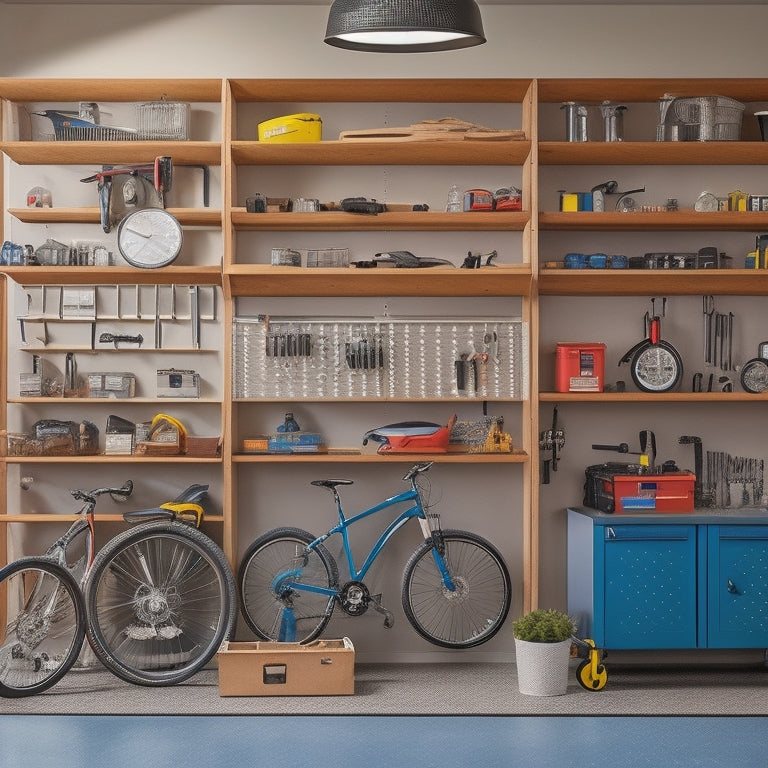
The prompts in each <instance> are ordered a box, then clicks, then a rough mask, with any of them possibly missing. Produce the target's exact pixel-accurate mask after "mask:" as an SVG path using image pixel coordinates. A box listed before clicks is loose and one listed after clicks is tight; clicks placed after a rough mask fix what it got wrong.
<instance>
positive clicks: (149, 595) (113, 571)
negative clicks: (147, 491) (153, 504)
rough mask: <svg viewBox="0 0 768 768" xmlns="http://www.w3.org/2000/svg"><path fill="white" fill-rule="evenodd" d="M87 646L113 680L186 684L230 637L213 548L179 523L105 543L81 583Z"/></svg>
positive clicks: (219, 557) (222, 566)
mask: <svg viewBox="0 0 768 768" xmlns="http://www.w3.org/2000/svg"><path fill="white" fill-rule="evenodd" d="M85 603H86V607H87V609H88V627H87V632H88V639H89V640H90V641H91V645H92V646H93V650H94V652H95V653H96V655H97V656H98V658H99V660H100V661H101V662H102V663H103V664H104V666H105V667H107V669H109V670H110V671H111V672H113V673H114V674H115V675H117V677H119V678H121V679H122V680H126V681H127V682H129V683H136V684H137V685H148V686H161V685H174V684H176V683H180V682H182V681H183V680H186V679H188V678H190V677H192V675H194V674H195V673H196V672H198V671H199V670H200V669H201V668H202V667H203V666H205V665H206V664H207V663H208V662H209V661H210V660H211V658H213V656H214V654H215V653H216V652H217V651H218V650H219V647H220V646H221V643H222V642H223V641H224V640H225V639H227V638H228V637H229V636H230V634H231V633H232V631H233V628H234V623H235V617H236V615H237V600H236V597H235V583H234V577H233V575H232V571H231V569H230V567H229V564H228V563H227V560H226V557H225V556H224V553H223V552H222V551H221V549H220V548H219V547H218V546H217V545H216V544H215V543H214V542H213V541H212V540H211V539H209V538H208V537H207V536H206V535H205V534H204V533H202V531H198V530H197V529H196V528H191V527H190V526H188V525H186V524H184V523H179V522H175V521H171V522H167V521H165V522H156V523H146V524H143V525H139V526H137V527H135V528H131V529H129V530H127V531H124V532H123V533H121V534H119V535H118V536H116V537H115V538H114V539H112V540H111V541H109V542H108V543H107V544H106V545H105V546H104V547H103V548H102V549H101V550H100V551H99V553H98V554H97V555H96V558H95V560H94V562H93V566H92V568H91V571H90V573H89V576H88V579H87V581H86V584H85Z"/></svg>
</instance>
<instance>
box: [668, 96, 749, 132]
mask: <svg viewBox="0 0 768 768" xmlns="http://www.w3.org/2000/svg"><path fill="white" fill-rule="evenodd" d="M744 107H745V105H744V104H742V103H741V102H740V101H736V100H735V99H729V98H728V97H727V96H696V97H693V98H676V99H674V101H673V102H672V109H671V110H670V111H671V112H672V115H670V117H671V118H672V120H673V121H674V122H676V123H677V124H678V125H679V126H680V128H679V136H678V139H679V140H680V141H739V140H740V139H741V121H742V117H743V114H744Z"/></svg>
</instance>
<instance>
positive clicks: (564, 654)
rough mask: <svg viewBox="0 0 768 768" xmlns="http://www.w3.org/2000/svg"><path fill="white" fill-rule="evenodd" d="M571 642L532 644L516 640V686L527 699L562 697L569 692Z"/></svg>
mask: <svg viewBox="0 0 768 768" xmlns="http://www.w3.org/2000/svg"><path fill="white" fill-rule="evenodd" d="M570 655H571V640H570V638H569V639H568V640H563V641H562V642H560V643H531V642H528V641H527V640H518V639H517V638H515V662H516V665H517V684H518V687H519V689H520V693H524V694H527V695H528V696H562V695H563V694H564V693H565V692H566V689H567V688H568V668H569V663H570Z"/></svg>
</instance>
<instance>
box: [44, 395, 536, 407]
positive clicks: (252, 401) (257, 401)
mask: <svg viewBox="0 0 768 768" xmlns="http://www.w3.org/2000/svg"><path fill="white" fill-rule="evenodd" d="M37 399H39V398H37ZM376 399H377V400H381V401H382V402H387V403H412V402H413V398H412V397H377V398H376ZM232 402H233V403H242V404H245V405H261V404H264V403H288V402H291V403H293V402H302V403H370V402H371V398H370V397H334V398H329V397H296V396H295V395H291V396H287V395H286V396H285V397H258V398H256V397H234V398H232ZM419 402H420V403H465V404H469V403H522V402H525V401H524V400H522V399H519V398H512V397H453V396H451V395H446V396H445V397H419Z"/></svg>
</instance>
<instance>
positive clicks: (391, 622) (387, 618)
mask: <svg viewBox="0 0 768 768" xmlns="http://www.w3.org/2000/svg"><path fill="white" fill-rule="evenodd" d="M371 603H373V607H374V609H375V610H377V611H378V612H379V613H381V614H383V615H384V626H385V627H386V628H387V629H392V627H394V626H395V617H394V615H393V614H392V611H388V610H387V609H386V608H385V607H384V606H383V605H382V604H381V595H371Z"/></svg>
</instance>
